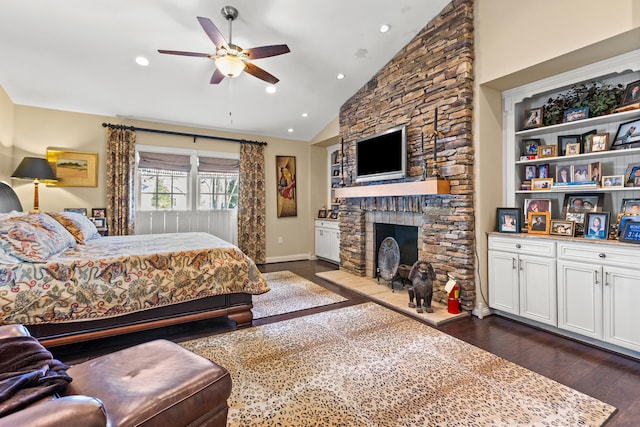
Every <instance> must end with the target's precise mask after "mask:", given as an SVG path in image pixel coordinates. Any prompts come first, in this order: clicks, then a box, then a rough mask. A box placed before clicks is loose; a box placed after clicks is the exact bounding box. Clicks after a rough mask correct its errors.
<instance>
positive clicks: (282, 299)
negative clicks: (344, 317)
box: [251, 271, 347, 319]
mask: <svg viewBox="0 0 640 427" xmlns="http://www.w3.org/2000/svg"><path fill="white" fill-rule="evenodd" d="M262 277H264V278H265V280H266V281H267V284H268V285H269V287H270V288H271V290H270V291H269V292H267V293H264V294H261V295H254V296H253V308H252V309H251V311H252V312H253V318H254V319H262V318H264V317H270V316H275V315H278V314H284V313H291V312H294V311H298V310H305V309H307V308H313V307H320V306H323V305H329V304H334V303H337V302H342V301H346V300H347V299H346V298H343V297H341V296H340V295H338V294H336V293H334V292H331V291H330V290H328V289H326V288H323V287H322V286H320V285H316V284H315V283H313V282H311V281H309V280H307V279H305V278H302V277H300V276H298V275H297V274H294V273H292V272H290V271H276V272H272V273H262Z"/></svg>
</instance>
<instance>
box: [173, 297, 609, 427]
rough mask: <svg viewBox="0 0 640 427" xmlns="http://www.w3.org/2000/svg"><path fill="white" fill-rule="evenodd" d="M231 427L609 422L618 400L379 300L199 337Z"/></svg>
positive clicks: (196, 343)
mask: <svg viewBox="0 0 640 427" xmlns="http://www.w3.org/2000/svg"><path fill="white" fill-rule="evenodd" d="M182 345H183V346H184V347H185V348H187V349H188V350H190V351H193V352H195V353H197V354H200V355H202V356H204V357H206V358H208V359H210V360H212V361H214V362H216V363H218V364H220V365H222V366H225V367H226V368H227V369H228V370H229V371H230V372H231V375H232V381H233V390H232V393H231V397H230V398H229V406H230V409H229V417H228V425H229V426H234V427H235V426H242V427H246V426H256V427H258V426H323V427H326V426H349V427H351V426H362V427H365V426H366V427H375V426H379V427H382V426H384V427H392V426H398V427H400V426H402V427H406V426H569V425H571V426H573V425H580V426H600V425H602V424H603V423H604V422H605V421H606V420H607V419H608V418H609V417H610V416H611V415H612V414H613V413H614V412H615V408H614V407H612V406H610V405H608V404H605V403H603V402H601V401H599V400H596V399H594V398H592V397H590V396H587V395H585V394H583V393H580V392H578V391H576V390H573V389H571V388H569V387H566V386H564V385H562V384H559V383H557V382H555V381H553V380H550V379H548V378H546V377H543V376H541V375H539V374H536V373H534V372H532V371H529V370H527V369H525V368H523V367H521V366H518V365H516V364H513V363H511V362H509V361H506V360H504V359H502V358H499V357H497V356H495V355H493V354H491V353H488V352H486V351H484V350H481V349H479V348H477V347H474V346H472V345H470V344H467V343H465V342H463V341H460V340H458V339H457V338H454V337H451V336H449V335H446V334H444V333H442V332H440V331H437V330H436V329H433V328H431V327H429V326H427V325H424V324H422V323H420V322H418V321H416V320H414V319H411V318H409V317H406V316H403V315H401V314H399V313H396V312H394V311H392V310H389V309H387V308H384V307H381V306H379V305H377V304H375V303H365V304H359V305H355V306H351V307H346V308H340V309H335V310H330V311H326V312H322V313H318V314H312V315H309V316H302V317H298V318H295V319H291V320H287V321H283V322H275V323H271V324H267V325H262V326H257V327H252V328H248V329H241V330H237V331H232V332H228V333H224V334H220V335H215V336H211V337H206V338H201V339H197V340H192V341H188V342H185V343H183V344H182Z"/></svg>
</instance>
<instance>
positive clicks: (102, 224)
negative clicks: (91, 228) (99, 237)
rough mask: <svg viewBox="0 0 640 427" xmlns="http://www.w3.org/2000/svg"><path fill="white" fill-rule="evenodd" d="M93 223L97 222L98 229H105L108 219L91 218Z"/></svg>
mask: <svg viewBox="0 0 640 427" xmlns="http://www.w3.org/2000/svg"><path fill="white" fill-rule="evenodd" d="M91 220H92V221H93V223H94V224H95V226H96V228H97V229H98V230H104V229H106V228H107V219H106V218H91Z"/></svg>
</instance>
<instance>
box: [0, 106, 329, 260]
mask: <svg viewBox="0 0 640 427" xmlns="http://www.w3.org/2000/svg"><path fill="white" fill-rule="evenodd" d="M7 99H8V98H7ZM5 110H7V111H12V110H13V111H15V119H14V120H13V123H11V122H8V123H5V122H0V138H5V136H4V135H8V136H7V137H6V139H7V140H9V141H11V139H12V140H13V147H12V150H13V153H12V156H11V155H9V156H8V157H7V159H8V160H9V162H11V163H12V164H11V165H10V167H9V169H10V172H9V173H8V174H9V175H10V174H11V172H12V171H13V169H15V167H16V166H17V164H18V163H19V161H20V160H21V159H22V158H23V157H24V156H41V157H44V156H45V152H46V149H47V147H60V148H65V149H69V150H75V151H87V152H97V153H98V156H99V157H98V158H99V161H98V163H99V170H98V187H97V188H93V187H47V186H45V185H41V186H40V192H39V193H40V195H39V196H40V208H41V209H42V210H48V211H58V210H62V209H64V208H65V207H84V208H92V207H101V206H105V204H106V188H105V180H106V170H105V163H104V158H105V155H106V142H105V129H104V128H103V127H102V123H104V122H112V123H117V124H125V125H128V126H137V127H144V128H151V129H162V130H170V131H178V132H185V133H197V134H204V135H216V136H222V137H229V138H245V139H250V140H261V141H262V140H263V141H266V142H267V146H266V150H265V163H266V185H267V207H266V208H267V223H266V228H267V252H266V254H267V261H268V262H277V261H286V260H291V259H306V258H307V257H308V256H309V254H310V252H311V248H312V247H313V214H312V209H311V208H310V202H309V200H310V194H312V188H311V180H310V172H309V171H310V170H311V166H310V154H309V151H310V150H309V145H308V144H307V143H305V142H302V141H294V140H280V139H274V138H267V139H265V138H261V137H256V136H255V135H241V134H231V133H225V132H214V131H211V130H208V129H198V128H189V127H179V126H172V125H166V124H159V123H149V122H142V121H131V120H128V121H126V122H124V123H122V122H119V121H116V120H115V119H114V118H113V117H104V116H97V115H91V114H80V113H71V112H66V111H59V110H49V109H42V108H34V107H26V106H20V105H16V106H14V105H13V104H12V103H11V102H10V100H7V101H6V102H3V99H2V98H1V97H0V113H3V114H2V116H3V117H5V114H4V111H5ZM6 116H8V114H7V115H6ZM136 137H137V138H136V141H137V143H139V144H144V145H160V146H171V147H179V148H189V149H193V150H208V151H218V152H236V153H238V152H239V147H240V145H239V144H236V143H232V142H223V141H215V140H211V139H203V138H200V139H196V142H195V143H194V142H193V139H192V138H189V137H181V136H174V135H163V134H157V133H149V132H137V135H136ZM8 150H9V149H8ZM9 151H10V150H9ZM276 155H287V156H295V157H296V168H297V170H298V176H297V185H298V216H297V217H289V218H277V216H276V198H275V188H276V171H275V156H276ZM3 164H4V162H3ZM12 186H13V187H14V189H15V190H16V193H17V194H18V197H19V198H20V200H21V201H22V204H23V205H24V209H25V210H26V209H31V208H32V207H33V184H32V183H30V182H26V181H19V180H13V182H12ZM322 188H323V187H322ZM314 209H315V206H314ZM279 237H282V243H278V238H279Z"/></svg>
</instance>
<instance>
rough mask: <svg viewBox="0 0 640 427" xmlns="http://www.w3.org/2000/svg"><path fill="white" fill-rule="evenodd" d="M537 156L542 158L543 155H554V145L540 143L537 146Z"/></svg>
mask: <svg viewBox="0 0 640 427" xmlns="http://www.w3.org/2000/svg"><path fill="white" fill-rule="evenodd" d="M537 155H538V157H539V158H541V159H544V158H545V157H556V146H555V145H541V146H539V147H538V154H537Z"/></svg>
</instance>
